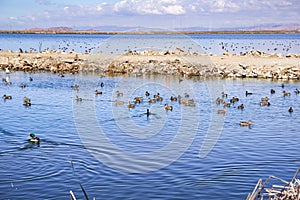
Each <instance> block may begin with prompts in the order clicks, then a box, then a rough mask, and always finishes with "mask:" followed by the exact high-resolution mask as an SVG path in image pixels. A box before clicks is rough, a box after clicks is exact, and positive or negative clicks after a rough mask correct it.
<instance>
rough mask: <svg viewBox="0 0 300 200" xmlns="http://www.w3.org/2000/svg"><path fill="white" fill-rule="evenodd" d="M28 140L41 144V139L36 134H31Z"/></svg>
mask: <svg viewBox="0 0 300 200" xmlns="http://www.w3.org/2000/svg"><path fill="white" fill-rule="evenodd" d="M28 140H29V141H30V142H34V143H40V138H38V137H36V136H35V134H34V133H30V134H29V136H28Z"/></svg>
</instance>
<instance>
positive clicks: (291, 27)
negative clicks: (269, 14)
mask: <svg viewBox="0 0 300 200" xmlns="http://www.w3.org/2000/svg"><path fill="white" fill-rule="evenodd" d="M76 30H95V31H113V32H115V31H116V32H118V31H121V32H123V31H129V32H130V31H145V32H148V31H300V24H264V25H258V26H248V27H233V28H208V27H186V28H176V29H174V30H163V29H152V28H145V27H140V26H135V27H119V26H97V27H93V28H91V27H78V28H76Z"/></svg>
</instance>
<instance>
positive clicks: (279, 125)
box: [0, 73, 300, 199]
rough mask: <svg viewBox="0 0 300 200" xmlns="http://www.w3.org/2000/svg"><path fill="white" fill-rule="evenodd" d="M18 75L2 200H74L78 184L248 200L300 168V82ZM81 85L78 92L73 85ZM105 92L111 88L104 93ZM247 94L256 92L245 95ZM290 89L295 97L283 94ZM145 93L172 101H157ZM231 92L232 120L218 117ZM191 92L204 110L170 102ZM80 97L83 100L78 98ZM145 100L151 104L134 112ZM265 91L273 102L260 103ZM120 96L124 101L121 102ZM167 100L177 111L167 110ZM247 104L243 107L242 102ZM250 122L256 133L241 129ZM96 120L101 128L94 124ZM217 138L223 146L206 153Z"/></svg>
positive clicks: (116, 194) (8, 89)
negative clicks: (272, 179) (260, 183)
mask: <svg viewBox="0 0 300 200" xmlns="http://www.w3.org/2000/svg"><path fill="white" fill-rule="evenodd" d="M3 76H5V75H4V74H3ZM29 77H32V78H33V81H29ZM10 81H11V82H12V85H4V84H3V83H2V84H0V91H1V95H3V94H7V95H11V96H12V99H11V100H6V101H4V100H1V101H0V108H1V109H0V112H1V114H0V122H1V124H0V136H1V137H0V158H1V162H0V174H1V176H0V197H1V199H24V197H25V198H31V199H66V198H69V191H70V190H72V191H74V193H75V195H76V196H77V197H78V198H79V199H84V195H83V192H82V190H81V188H80V184H79V183H81V184H82V185H83V187H84V189H85V190H86V192H87V193H88V195H89V197H90V198H92V197H96V198H97V199H140V197H141V196H142V197H143V199H153V198H157V199H172V198H174V197H176V198H179V199H224V198H228V197H230V198H232V199H245V198H246V196H247V194H248V193H249V192H250V191H251V190H252V189H253V186H254V185H255V184H256V182H257V180H258V178H263V179H265V178H267V177H268V176H269V175H274V176H278V177H281V178H283V179H287V180H289V178H290V177H291V176H292V175H293V173H294V171H295V169H296V168H297V167H299V164H300V158H299V156H298V152H297V149H299V147H300V145H299V142H298V141H299V139H300V136H299V134H298V132H299V131H298V129H299V119H300V118H299V117H300V116H299V115H300V107H299V96H298V95H296V94H295V93H294V90H295V89H296V88H299V82H292V81H290V82H285V84H284V85H285V87H284V88H282V87H281V83H282V82H280V81H271V80H249V79H235V80H234V79H225V80H219V79H212V80H204V79H198V78H195V79H184V80H182V79H179V78H178V77H175V76H172V77H171V76H170V77H169V76H141V77H129V76H122V77H102V78H99V77H98V76H93V75H85V76H81V75H76V76H71V75H66V76H65V77H64V78H61V77H58V76H56V75H52V74H48V73H37V74H25V73H12V74H10ZM101 82H104V83H105V85H104V87H103V88H101V87H100V83H101ZM21 83H25V84H26V85H27V87H26V88H23V89H22V88H21V87H19V85H20V84H21ZM75 84H78V85H79V86H80V89H79V91H73V90H72V89H71V86H72V85H75ZM271 88H273V89H274V90H275V91H276V92H275V94H272V95H271V94H270V89H271ZM96 89H98V90H101V91H102V92H103V94H102V95H95V93H94V91H95V90H96ZM246 90H247V91H250V92H252V93H253V94H252V95H248V96H246V95H245V91H246ZM283 90H285V91H288V92H291V96H289V97H284V96H283V94H282V92H283ZM116 91H119V92H123V96H122V97H117V95H116ZM145 91H149V93H150V95H151V96H150V97H151V98H153V95H154V94H156V93H160V96H161V97H163V98H164V99H163V101H162V102H156V103H149V102H148V101H147V97H146V96H145ZM222 91H224V92H226V93H228V96H229V97H228V99H225V101H226V102H229V98H231V97H233V96H238V97H239V102H237V103H235V104H233V105H231V106H230V107H229V108H227V113H226V115H225V116H223V115H218V114H216V111H217V110H218V109H221V108H222V107H221V106H218V105H216V104H215V98H216V97H217V96H220V95H221V92H222ZM185 93H188V94H189V97H187V98H189V99H194V101H195V103H196V107H189V106H184V105H183V104H179V103H178V101H177V102H175V101H174V102H173V101H171V100H170V96H172V95H173V96H177V95H181V96H182V97H184V96H185V95H186V94H185ZM76 95H78V96H79V97H81V98H82V99H83V100H82V101H81V102H77V101H76V100H75V99H74V98H75V96H76ZM24 96H26V97H29V98H31V101H32V106H31V107H24V106H23V105H22V103H23V97H24ZM136 96H142V97H143V101H142V102H141V103H140V104H137V105H136V107H135V108H134V109H128V107H127V103H128V101H130V102H131V103H132V102H133V99H134V97H136ZM265 96H268V97H269V99H270V100H269V101H270V103H271V106H269V107H261V106H260V105H259V102H260V99H261V98H262V97H265ZM184 98H185V97H184ZM116 99H117V100H119V101H123V102H124V104H123V105H115V104H114V101H115V100H116ZM165 103H168V104H169V105H172V106H173V111H168V112H166V110H165V108H164V104H165ZM241 103H243V104H244V105H245V108H244V110H240V109H238V108H237V106H238V105H239V104H241ZM290 106H292V107H293V108H294V112H293V113H289V112H288V108H289V107H290ZM88 108H89V110H88ZM147 109H150V111H151V113H152V114H151V115H150V116H149V117H148V118H147V115H145V112H146V110H147ZM92 117H94V118H95V119H96V120H95V121H93V118H92ZM249 119H251V120H253V125H252V127H251V129H250V128H248V127H241V126H240V125H239V122H240V121H247V120H249ZM92 122H93V123H94V122H95V123H97V127H96V128H97V129H94V128H95V127H91V126H89V125H91V124H92V125H93V123H92ZM220 127H221V128H220ZM84 128H85V129H84ZM99 130H101V132H100V131H99ZM209 130H211V132H209ZM218 130H221V132H220V135H217V134H216V135H214V134H213V133H217V131H218ZM93 131H94V134H93ZM214 131H215V132H214ZM29 133H35V135H36V136H37V137H40V138H41V142H40V145H39V146H38V145H36V144H34V143H30V142H28V141H27V136H28V134H29ZM210 134H212V135H210ZM215 136H216V137H215ZM99 138H102V139H103V140H100V139H99ZM86 139H88V140H86ZM212 140H217V141H212ZM209 141H212V142H215V145H214V147H213V149H212V150H211V151H208V152H207V153H206V154H205V155H204V154H203V156H202V157H201V156H200V155H202V154H201V151H204V150H207V148H204V147H203V146H204V144H205V143H207V142H209ZM107 144H113V145H115V146H114V148H113V146H108V145H107ZM211 144H214V143H211ZM168 145H169V146H168ZM115 147H117V148H115ZM169 147H170V148H169ZM207 147H209V146H207ZM153 152H159V153H156V154H155V153H153ZM135 158H136V159H135ZM137 158H138V159H137ZM70 160H72V162H73V164H74V172H75V173H73V169H72V166H71V162H70ZM138 161H140V162H138ZM156 167H157V168H156ZM132 172H135V173H132Z"/></svg>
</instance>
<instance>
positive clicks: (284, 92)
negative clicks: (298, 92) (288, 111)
mask: <svg viewBox="0 0 300 200" xmlns="http://www.w3.org/2000/svg"><path fill="white" fill-rule="evenodd" d="M283 96H284V97H289V96H291V93H290V92H286V91H283Z"/></svg>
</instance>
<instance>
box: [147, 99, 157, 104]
mask: <svg viewBox="0 0 300 200" xmlns="http://www.w3.org/2000/svg"><path fill="white" fill-rule="evenodd" d="M148 102H149V103H155V102H156V99H151V98H148Z"/></svg>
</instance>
